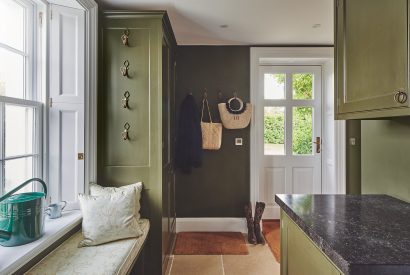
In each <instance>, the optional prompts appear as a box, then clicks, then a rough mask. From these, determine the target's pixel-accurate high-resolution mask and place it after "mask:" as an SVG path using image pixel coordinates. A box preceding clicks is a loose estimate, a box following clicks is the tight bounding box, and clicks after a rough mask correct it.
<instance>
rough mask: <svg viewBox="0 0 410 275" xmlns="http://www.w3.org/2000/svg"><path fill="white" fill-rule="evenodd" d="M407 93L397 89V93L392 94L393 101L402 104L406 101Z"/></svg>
mask: <svg viewBox="0 0 410 275" xmlns="http://www.w3.org/2000/svg"><path fill="white" fill-rule="evenodd" d="M407 97H408V96H407V93H406V92H403V91H398V92H397V93H395V94H394V101H396V102H397V103H400V104H403V103H406V101H407Z"/></svg>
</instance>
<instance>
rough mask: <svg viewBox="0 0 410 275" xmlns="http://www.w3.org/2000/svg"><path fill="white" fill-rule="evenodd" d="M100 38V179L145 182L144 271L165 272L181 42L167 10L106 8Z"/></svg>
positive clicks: (170, 238) (171, 221)
mask: <svg viewBox="0 0 410 275" xmlns="http://www.w3.org/2000/svg"><path fill="white" fill-rule="evenodd" d="M99 36H100V49H99V51H100V58H99V93H98V151H97V152H98V163H97V172H98V182H99V183H100V184H102V185H105V186H122V185H126V184H130V183H133V182H137V181H142V182H143V184H144V191H143V195H142V215H143V217H146V218H149V219H150V222H151V229H150V233H149V238H148V241H147V243H146V247H145V274H150V275H151V274H152V275H155V274H163V273H164V272H165V270H166V268H167V265H168V259H169V255H170V254H171V253H172V249H173V244H174V241H175V175H174V168H173V162H174V153H175V150H174V147H175V146H174V144H175V130H174V128H175V127H174V121H175V119H174V114H175V111H174V108H175V99H174V98H175V67H176V54H175V53H176V40H175V37H174V34H173V31H172V28H171V25H170V22H169V19H168V16H167V14H166V12H120V11H106V12H104V13H103V14H102V16H101V20H100V34H99Z"/></svg>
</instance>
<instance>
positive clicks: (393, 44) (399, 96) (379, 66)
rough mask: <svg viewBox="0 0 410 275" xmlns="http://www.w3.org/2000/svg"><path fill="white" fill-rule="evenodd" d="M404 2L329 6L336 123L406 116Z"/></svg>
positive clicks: (351, 1) (356, 0)
mask: <svg viewBox="0 0 410 275" xmlns="http://www.w3.org/2000/svg"><path fill="white" fill-rule="evenodd" d="M408 15H409V8H408V1H407V0H395V1H391V0H336V1H335V61H336V62H335V89H336V91H337V95H336V96H335V101H336V102H335V108H336V119H366V118H382V117H394V116H405V115H410V109H409V102H410V100H409V99H408V98H407V94H408V91H409V90H408V89H409V85H408V84H409V71H408V65H409V48H408V46H409V42H408V31H409V18H408Z"/></svg>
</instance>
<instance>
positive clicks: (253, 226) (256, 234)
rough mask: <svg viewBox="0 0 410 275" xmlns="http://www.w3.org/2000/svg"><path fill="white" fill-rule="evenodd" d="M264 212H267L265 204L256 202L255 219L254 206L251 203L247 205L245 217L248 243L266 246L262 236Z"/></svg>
mask: <svg viewBox="0 0 410 275" xmlns="http://www.w3.org/2000/svg"><path fill="white" fill-rule="evenodd" d="M263 210H265V203H264V202H256V207H255V218H252V204H251V203H250V202H249V203H247V204H246V205H245V217H246V223H247V225H248V242H249V243H250V244H257V243H258V244H265V239H264V238H263V236H262V230H261V220H262V214H263Z"/></svg>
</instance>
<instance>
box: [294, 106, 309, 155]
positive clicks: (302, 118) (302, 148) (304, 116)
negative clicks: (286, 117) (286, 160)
mask: <svg viewBox="0 0 410 275" xmlns="http://www.w3.org/2000/svg"><path fill="white" fill-rule="evenodd" d="M312 118H313V108H312V107H293V122H292V124H293V125H292V128H293V129H292V135H293V141H292V151H293V154H294V155H312V152H313V150H312V149H313V148H312V147H313V146H312V141H313V137H312V134H313V124H312Z"/></svg>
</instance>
